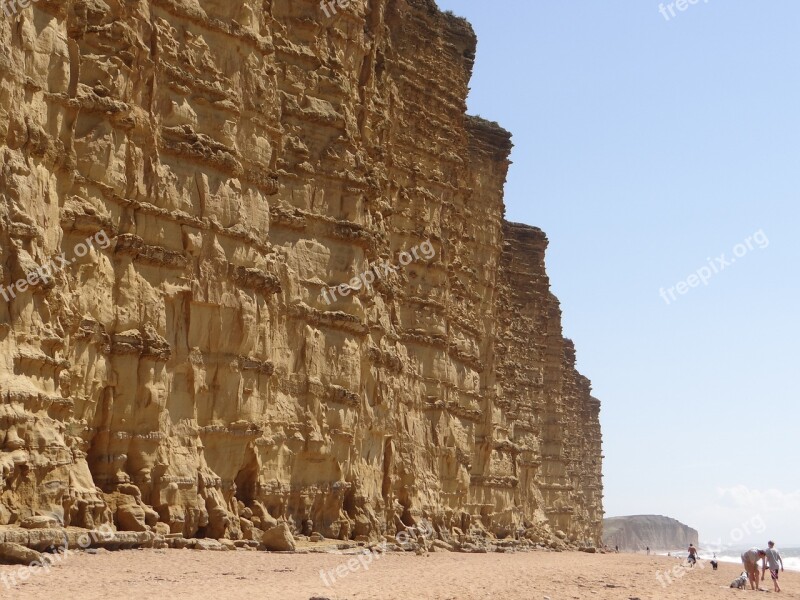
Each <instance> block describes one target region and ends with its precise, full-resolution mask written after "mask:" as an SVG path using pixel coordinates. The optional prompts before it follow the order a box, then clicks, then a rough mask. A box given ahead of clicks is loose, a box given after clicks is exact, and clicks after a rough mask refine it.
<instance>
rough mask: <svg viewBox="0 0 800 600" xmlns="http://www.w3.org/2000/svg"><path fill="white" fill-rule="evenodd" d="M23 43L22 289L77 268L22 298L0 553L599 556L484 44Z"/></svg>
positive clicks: (56, 32)
mask: <svg viewBox="0 0 800 600" xmlns="http://www.w3.org/2000/svg"><path fill="white" fill-rule="evenodd" d="M0 44H2V46H3V49H4V52H3V53H2V55H1V56H0V159H1V160H2V169H1V170H0V196H1V197H2V202H0V269H2V271H1V272H0V282H2V283H3V284H4V285H5V286H9V285H11V284H12V282H15V281H17V280H19V279H22V278H25V277H27V276H28V274H30V273H32V272H33V271H34V270H35V268H36V265H41V264H45V263H47V262H48V261H49V260H50V259H51V258H52V257H55V256H58V255H60V254H62V253H64V256H65V260H66V263H64V266H63V269H61V270H59V271H58V272H57V273H55V275H54V276H53V277H52V279H51V280H50V281H48V282H46V283H45V284H37V285H31V286H30V287H27V289H24V290H18V292H17V293H16V294H15V295H14V296H13V297H9V298H8V299H0V401H1V404H0V469H1V470H0V483H2V489H0V525H19V524H20V523H23V522H24V521H25V520H26V519H30V518H31V517H33V516H36V515H39V516H52V517H54V518H55V519H57V520H59V521H61V522H62V523H64V524H66V525H72V526H76V527H84V528H91V527H97V526H99V525H103V524H112V525H114V526H115V527H117V528H118V529H121V530H128V531H138V532H157V533H159V534H165V533H172V534H183V535H184V536H186V537H191V536H195V537H216V538H231V539H238V538H242V537H245V538H250V539H258V537H259V536H260V532H261V531H262V530H265V529H268V528H271V527H274V526H275V523H276V522H279V521H285V522H286V523H287V524H288V526H289V528H290V529H291V530H292V531H293V532H294V533H295V534H297V535H300V534H303V533H305V534H308V533H310V532H311V531H319V532H321V533H322V534H324V535H325V536H326V537H331V538H338V539H359V540H377V539H380V536H382V535H391V534H394V533H396V532H398V531H402V530H404V529H406V528H408V527H411V526H413V525H415V524H417V523H419V522H420V521H423V520H424V521H426V522H429V523H431V524H432V525H433V527H434V528H435V530H436V532H437V535H439V536H440V537H441V538H442V539H450V538H451V537H453V536H456V537H457V536H465V535H466V536H469V537H470V539H477V538H479V537H481V536H492V537H498V538H505V537H509V536H519V535H520V534H522V535H524V536H525V538H527V539H529V540H530V541H531V542H541V543H545V544H550V545H553V546H563V545H564V544H567V543H571V544H576V545H578V544H580V545H589V544H597V543H599V542H600V534H601V517H602V489H601V478H600V475H601V455H600V441H601V439H600V428H599V422H598V413H599V402H598V401H597V400H595V399H594V398H592V397H591V393H590V384H589V381H588V380H587V379H586V378H584V377H582V376H581V375H579V374H578V373H577V372H576V371H575V366H574V365H575V352H574V348H573V346H572V344H571V342H569V341H568V340H565V339H564V338H563V336H562V333H561V324H560V309H559V307H558V302H557V300H556V299H555V298H554V297H553V296H552V294H551V293H550V291H549V282H548V280H547V275H546V273H545V268H544V252H545V249H546V245H547V242H546V238H545V236H544V234H543V233H542V232H541V231H539V230H538V229H535V228H531V227H526V226H523V225H517V224H511V223H506V222H505V221H504V220H503V216H504V210H505V208H504V204H503V185H504V183H505V179H506V174H507V170H508V166H509V161H508V157H509V153H510V150H511V141H510V135H509V134H508V133H507V132H505V131H504V130H502V129H501V128H500V127H498V126H497V125H496V124H494V123H490V122H488V121H484V120H482V119H480V118H477V117H469V116H467V115H466V97H467V93H468V85H469V79H470V77H471V71H472V64H473V60H474V56H475V49H476V39H475V35H474V33H473V31H472V28H471V27H470V25H469V24H468V23H467V22H466V21H464V20H462V19H459V18H456V17H453V16H452V15H448V14H444V13H442V12H440V11H439V10H438V9H437V8H436V6H435V4H434V3H433V2H431V1H429V0H370V1H369V2H366V3H359V2H352V3H350V8H348V9H347V10H341V11H339V13H337V14H336V15H335V16H333V17H331V18H328V17H326V16H325V15H324V13H323V12H322V11H321V8H320V6H319V3H318V2H316V1H311V0H309V1H304V0H268V1H261V0H257V1H256V0H243V1H242V2H218V1H216V0H196V1H193V2H189V1H185V2H184V1H180V0H149V1H145V0H134V1H131V2H125V3H121V2H112V1H108V2H103V1H102V0H100V1H91V2H90V1H84V0H60V1H58V2H55V1H53V2H50V1H46V0H42V1H40V2H38V3H37V4H35V5H34V6H33V7H31V8H30V9H26V10H23V11H20V14H19V15H18V16H16V17H14V18H10V19H3V20H1V21H0ZM101 233H103V234H105V235H107V236H108V239H109V240H110V243H109V244H108V245H107V246H105V245H101V244H97V243H96V244H94V245H93V246H92V247H91V248H89V250H88V251H87V252H85V253H81V252H76V251H75V249H76V248H77V247H78V245H79V244H80V243H81V242H83V241H84V240H86V239H87V238H88V237H90V236H98V235H99V234H101ZM427 242H429V243H430V244H431V248H433V250H435V256H433V257H432V258H430V259H427V258H424V259H423V258H419V259H414V260H412V261H410V263H409V264H407V265H405V266H403V267H402V268H399V269H397V270H389V269H384V268H383V267H382V265H384V263H385V262H387V261H388V262H389V263H392V264H394V265H398V261H399V256H400V253H401V252H403V251H405V250H411V249H412V248H414V247H420V245H421V244H423V243H427ZM371 268H378V269H379V270H380V272H381V273H382V276H380V277H377V278H376V279H375V281H374V282H373V283H372V285H370V286H364V285H359V284H358V283H357V282H356V283H354V280H353V278H354V277H355V276H357V275H358V274H360V273H364V272H366V271H368V270H369V269H371ZM340 286H343V287H340ZM331 288H337V289H338V290H339V293H338V294H337V295H336V297H335V298H333V299H332V301H331V302H328V301H327V300H326V299H325V298H326V297H325V296H324V295H323V292H324V291H325V290H329V289H331ZM328 298H330V295H329V296H328ZM19 539H20V540H21V541H23V540H22V537H19ZM462 539H463V538H462Z"/></svg>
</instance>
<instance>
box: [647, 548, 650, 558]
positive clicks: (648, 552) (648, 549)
mask: <svg viewBox="0 0 800 600" xmlns="http://www.w3.org/2000/svg"><path fill="white" fill-rule="evenodd" d="M647 556H650V546H648V547H647Z"/></svg>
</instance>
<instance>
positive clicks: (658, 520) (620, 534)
mask: <svg viewBox="0 0 800 600" xmlns="http://www.w3.org/2000/svg"><path fill="white" fill-rule="evenodd" d="M698 536H699V534H698V532H697V530H696V529H692V528H691V527H689V526H688V525H684V524H683V523H681V522H680V521H677V520H675V519H671V518H670V517H663V516H659V515H634V516H629V517H610V518H608V519H604V520H603V543H604V544H606V545H607V546H609V547H610V548H614V547H616V546H619V549H620V550H623V551H626V552H638V551H640V550H645V549H646V548H648V547H649V548H650V550H651V551H653V552H658V551H663V552H667V551H675V550H681V551H682V550H685V549H686V548H688V547H689V544H694V545H695V546H697V545H698V543H699V537H698Z"/></svg>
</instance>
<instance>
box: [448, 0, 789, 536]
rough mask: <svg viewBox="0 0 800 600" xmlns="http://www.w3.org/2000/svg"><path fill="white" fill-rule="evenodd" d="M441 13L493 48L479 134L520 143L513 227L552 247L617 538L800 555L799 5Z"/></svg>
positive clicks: (485, 66)
mask: <svg viewBox="0 0 800 600" xmlns="http://www.w3.org/2000/svg"><path fill="white" fill-rule="evenodd" d="M439 6H440V7H441V8H442V9H450V10H452V11H453V12H455V13H456V14H458V15H460V16H464V17H466V18H467V19H468V20H469V21H470V22H471V23H472V25H473V27H474V28H475V31H476V32H477V34H478V40H479V42H478V54H477V62H476V67H475V75H474V77H473V80H472V94H471V96H470V99H469V109H470V112H471V113H473V114H480V115H481V116H483V117H485V118H488V119H491V120H496V121H498V122H499V123H500V124H501V125H503V126H504V127H505V128H506V129H508V130H510V131H511V132H512V133H513V134H514V143H515V149H514V152H513V155H512V160H513V161H514V165H513V166H512V168H511V172H510V175H509V181H508V185H507V188H506V204H507V206H508V210H507V218H508V219H509V220H513V221H520V222H523V223H529V224H532V225H537V226H539V227H541V228H543V229H544V230H545V231H546V232H547V234H548V236H549V238H550V252H549V255H548V261H547V265H548V270H549V274H550V278H551V281H552V285H553V289H554V291H555V293H556V294H557V295H558V297H559V298H560V299H561V303H562V308H563V311H564V328H565V332H566V335H567V336H569V337H571V338H572V339H574V340H575V343H576V346H577V350H578V363H579V368H580V369H581V371H582V372H583V373H584V374H586V375H587V376H588V377H589V378H591V380H592V381H593V384H594V393H595V395H596V396H597V397H599V398H600V399H601V400H602V402H603V409H602V417H601V418H602V424H603V433H604V451H605V455H606V460H605V463H604V472H605V486H606V487H605V489H606V497H605V508H606V514H607V516H613V515H623V514H642V513H655V514H665V515H669V516H672V517H675V518H677V519H679V520H681V521H683V522H685V523H687V524H689V525H691V526H693V527H695V528H697V529H699V530H700V534H701V540H715V541H716V540H722V542H723V543H734V542H739V541H741V542H742V543H744V542H749V541H751V540H752V541H754V542H760V543H761V544H763V543H764V542H766V536H770V537H774V538H776V539H777V540H778V542H779V544H781V543H782V544H783V545H784V546H786V545H790V544H794V545H798V546H800V518H798V516H800V469H798V466H799V465H798V462H799V461H798V453H799V450H798V448H800V443H799V442H800V430H799V429H800V409H798V401H800V382H798V377H797V376H798V373H800V350H799V349H798V348H800V346H799V345H800V318H798V306H799V305H800V277H799V274H800V268H799V267H800V227H799V226H800V202H798V200H800V197H799V196H800V36H799V35H798V23H800V2H797V0H772V1H771V2H755V1H747V2H745V1H744V0H724V1H723V0H709V1H708V2H707V3H706V2H704V1H702V0H701V1H700V3H699V4H695V5H689V6H688V9H687V10H686V11H685V12H677V11H676V16H675V17H674V18H670V20H669V21H667V20H666V19H665V18H664V16H662V15H661V14H660V13H659V10H658V6H659V3H658V2H655V1H652V0H608V1H605V2H595V1H590V0H573V1H570V2H565V1H563V0H547V1H544V0H503V1H501V2H498V1H496V0H495V1H490V0H439ZM668 14H669V13H668ZM759 231H761V232H762V233H761V234H758V236H757V237H758V239H759V240H761V243H760V244H757V243H755V241H754V240H751V243H750V245H751V246H752V248H753V249H752V250H748V251H747V253H746V254H743V255H742V256H741V257H740V258H737V259H736V261H735V262H734V263H732V264H730V265H729V266H727V267H725V269H724V270H722V271H721V272H719V273H717V274H714V275H713V276H712V278H711V279H710V280H708V285H705V286H704V285H702V283H701V284H700V285H699V287H695V288H691V287H688V285H689V284H688V283H687V284H685V285H686V287H682V289H683V290H684V291H686V293H685V295H680V294H679V293H678V290H677V289H675V290H673V292H672V294H673V295H674V297H675V298H676V299H675V300H671V299H670V304H667V303H666V302H665V300H664V299H662V297H660V295H659V290H660V289H661V288H664V289H665V294H666V296H667V298H668V299H669V292H668V291H667V290H668V289H669V288H670V287H674V286H676V284H677V283H678V282H679V281H686V280H687V278H688V277H689V276H690V275H691V274H692V273H695V272H696V271H697V270H698V269H701V268H702V267H704V266H705V265H707V264H708V263H707V260H708V259H709V258H711V260H712V262H713V263H714V264H715V266H716V265H718V263H717V262H716V261H715V259H714V257H719V256H720V255H721V254H723V253H725V255H726V256H725V257H724V261H726V262H729V261H730V259H731V258H733V257H734V256H733V251H734V247H735V246H736V245H737V244H739V243H740V242H744V241H745V240H746V238H748V236H753V235H754V234H756V232H759ZM764 239H767V240H768V241H769V244H768V245H766V247H763V248H762V247H761V246H762V245H765V244H764V243H763V240H764ZM737 250H738V252H739V253H740V254H742V248H741V247H740V248H738V249H737ZM717 268H719V267H717ZM690 283H695V284H696V283H697V281H696V280H694V279H693V280H692V282H690ZM687 290H688V291H687ZM758 517H760V518H761V521H763V522H764V523H765V524H766V532H764V533H761V532H756V531H752V535H751V536H744V537H743V538H741V536H740V535H739V533H738V532H737V531H736V530H739V531H744V530H745V529H748V527H746V526H747V524H748V523H758V522H760V521H759V520H758ZM749 529H751V530H754V527H752V526H751V527H749ZM731 538H740V540H737V539H731ZM762 538H763V539H762ZM738 545H741V543H739V544H738Z"/></svg>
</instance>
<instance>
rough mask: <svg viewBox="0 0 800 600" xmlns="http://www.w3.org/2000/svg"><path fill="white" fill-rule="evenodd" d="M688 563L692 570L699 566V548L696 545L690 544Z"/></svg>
mask: <svg viewBox="0 0 800 600" xmlns="http://www.w3.org/2000/svg"><path fill="white" fill-rule="evenodd" d="M687 561H688V563H689V564H690V565H691V566H692V568H694V566H695V565H696V564H697V548H695V546H694V544H689V558H688V559H687Z"/></svg>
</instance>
